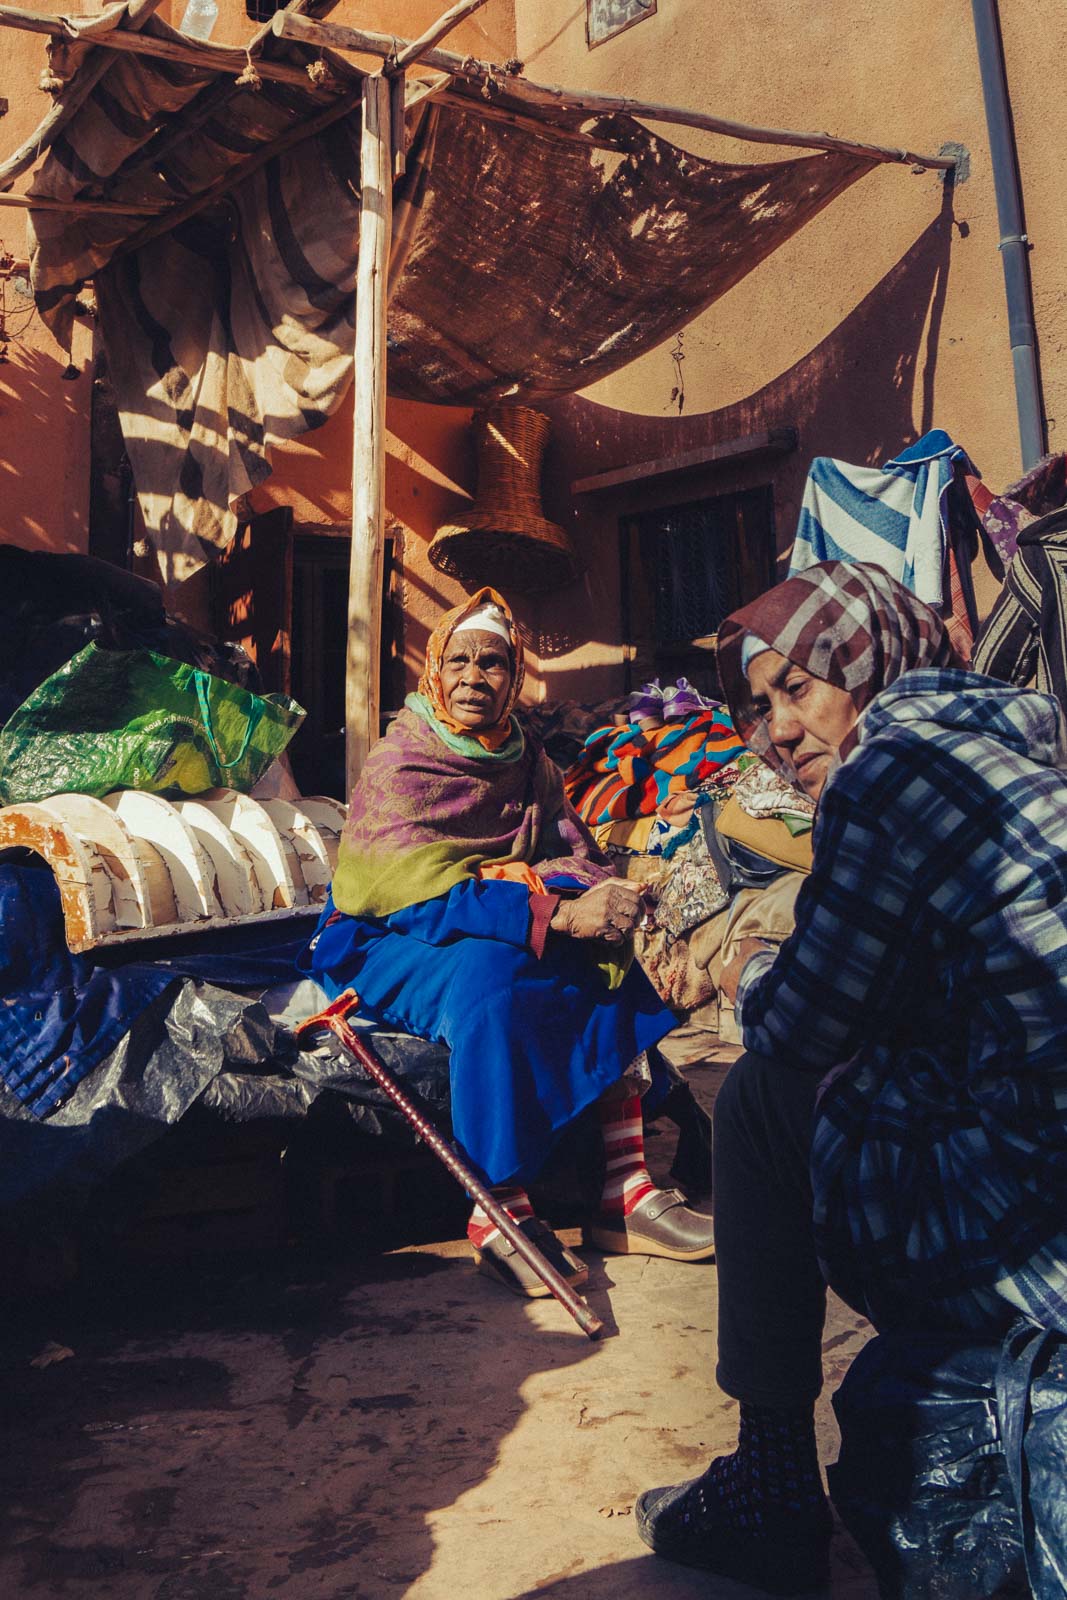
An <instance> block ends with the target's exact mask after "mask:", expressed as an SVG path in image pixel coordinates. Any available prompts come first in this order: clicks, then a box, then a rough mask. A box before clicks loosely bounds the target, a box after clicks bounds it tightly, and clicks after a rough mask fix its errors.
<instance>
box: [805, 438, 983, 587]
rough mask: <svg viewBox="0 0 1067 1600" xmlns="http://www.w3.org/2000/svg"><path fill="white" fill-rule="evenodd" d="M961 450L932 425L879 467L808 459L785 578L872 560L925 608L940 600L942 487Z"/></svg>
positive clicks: (963, 456)
mask: <svg viewBox="0 0 1067 1600" xmlns="http://www.w3.org/2000/svg"><path fill="white" fill-rule="evenodd" d="M957 463H959V464H960V465H961V466H962V467H963V469H964V470H965V471H967V472H972V473H977V469H976V468H975V466H974V465H973V463H972V462H971V461H970V459H969V457H968V456H967V453H966V451H965V450H963V449H962V447H961V446H960V445H958V444H954V443H953V441H952V440H951V439H950V438H949V436H948V434H947V433H945V431H944V430H943V429H942V428H934V429H933V430H932V431H931V432H930V433H928V434H925V435H924V437H923V438H921V439H919V440H918V441H917V443H915V444H913V445H909V446H908V448H907V449H906V450H902V451H901V453H900V455H898V456H894V458H893V460H892V461H887V462H886V463H885V465H884V466H883V467H856V466H852V465H851V464H850V463H849V462H847V461H835V460H833V459H832V458H831V457H830V456H816V457H815V459H814V461H813V462H812V464H811V470H810V471H809V473H808V481H807V484H806V485H805V489H804V499H803V503H802V505H801V509H800V521H799V522H798V524H797V535H796V540H795V542H794V545H793V555H792V559H791V560H790V563H789V576H790V577H792V576H793V575H794V573H797V572H803V571H804V569H805V567H811V566H814V565H815V563H816V562H817V561H873V562H874V563H875V564H876V565H877V566H880V567H884V569H885V570H886V572H888V573H889V575H890V576H891V577H893V578H896V579H897V580H898V581H899V582H900V583H903V584H905V585H906V587H907V588H909V589H910V590H911V591H912V593H913V594H917V595H918V597H919V599H920V600H925V601H926V603H927V605H931V606H934V607H935V608H937V609H940V608H941V606H942V604H943V603H944V601H945V600H946V598H947V595H946V573H947V563H948V544H949V530H948V490H949V486H950V485H951V483H952V480H953V477H954V476H955V472H956V465H957Z"/></svg>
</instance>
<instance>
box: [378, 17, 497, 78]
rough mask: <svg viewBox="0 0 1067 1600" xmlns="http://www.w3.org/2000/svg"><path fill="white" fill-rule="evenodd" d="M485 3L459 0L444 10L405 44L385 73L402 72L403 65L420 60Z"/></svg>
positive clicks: (411, 64)
mask: <svg viewBox="0 0 1067 1600" xmlns="http://www.w3.org/2000/svg"><path fill="white" fill-rule="evenodd" d="M484 5H485V0H459V4H458V5H454V6H452V7H451V9H450V10H448V11H446V12H445V13H444V15H443V16H440V17H438V19H437V21H436V22H434V23H431V25H430V27H428V28H427V29H426V32H425V33H421V34H420V35H419V37H418V38H417V39H414V40H412V42H411V44H409V45H405V46H404V48H403V50H401V51H400V52H399V53H398V55H397V57H396V59H395V60H394V61H391V62H390V63H389V65H388V66H387V67H386V69H385V70H386V72H387V73H393V72H403V71H404V69H405V67H410V66H413V65H414V63H415V62H416V61H421V60H422V58H423V56H424V55H425V53H426V51H427V50H432V49H433V47H434V45H436V44H439V43H440V41H441V40H442V39H443V38H444V36H445V34H446V33H451V32H452V29H453V28H456V27H458V26H459V24H460V23H461V22H462V21H463V19H464V17H469V16H470V15H471V14H472V13H473V12H475V11H480V10H481V8H482V6H484Z"/></svg>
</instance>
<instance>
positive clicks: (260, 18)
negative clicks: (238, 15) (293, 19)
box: [245, 0, 285, 22]
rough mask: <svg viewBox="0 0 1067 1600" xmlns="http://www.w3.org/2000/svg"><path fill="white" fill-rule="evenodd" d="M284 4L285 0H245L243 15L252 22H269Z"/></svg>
mask: <svg viewBox="0 0 1067 1600" xmlns="http://www.w3.org/2000/svg"><path fill="white" fill-rule="evenodd" d="M284 5H285V0H245V16H246V17H249V18H250V19H251V21H253V22H269V21H270V19H271V17H273V15H274V13H275V12H276V11H281V10H282V8H283V7H284Z"/></svg>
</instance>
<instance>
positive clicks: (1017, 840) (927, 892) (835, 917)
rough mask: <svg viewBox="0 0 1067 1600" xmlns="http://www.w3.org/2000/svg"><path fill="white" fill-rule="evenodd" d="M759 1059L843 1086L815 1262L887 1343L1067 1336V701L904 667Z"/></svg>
mask: <svg viewBox="0 0 1067 1600" xmlns="http://www.w3.org/2000/svg"><path fill="white" fill-rule="evenodd" d="M813 839H814V865H813V870H812V873H811V876H810V877H809V878H808V879H806V880H805V883H804V885H803V887H802V888H801V890H800V893H799V895H798V897H797V902H796V930H795V932H794V933H793V935H792V936H791V937H790V938H789V939H788V940H787V941H786V943H785V944H784V945H782V947H781V949H780V951H779V952H778V954H777V956H775V955H774V954H772V953H770V952H763V953H760V954H758V955H755V956H753V957H752V958H751V960H749V961H748V962H747V963H746V965H745V968H744V972H743V975H742V980H741V984H740V987H739V990H738V998H737V1015H738V1019H739V1023H740V1027H741V1034H742V1038H743V1040H744V1044H745V1047H746V1048H747V1049H749V1050H753V1051H756V1052H758V1053H759V1054H760V1055H764V1056H769V1057H771V1058H772V1059H774V1060H776V1061H778V1062H780V1063H781V1065H782V1069H783V1071H788V1070H790V1068H792V1069H801V1070H806V1071H809V1072H814V1073H817V1074H819V1075H820V1076H825V1078H826V1081H825V1082H824V1083H823V1085H822V1087H821V1093H820V1098H819V1103H818V1110H817V1115H816V1122H815V1128H814V1137H813V1146H812V1167H811V1172H812V1186H813V1190H814V1198H815V1212H814V1215H815V1232H816V1242H817V1246H818V1250H819V1257H820V1260H821V1261H822V1263H823V1266H824V1271H825V1272H826V1275H827V1277H828V1280H829V1282H830V1283H831V1284H832V1285H833V1286H834V1288H836V1289H837V1290H838V1292H839V1293H841V1294H842V1295H843V1296H844V1298H845V1299H846V1300H848V1301H849V1302H850V1303H851V1304H853V1305H855V1306H857V1307H858V1308H860V1309H862V1310H863V1311H865V1312H866V1314H867V1315H869V1316H870V1317H871V1319H872V1321H874V1322H875V1324H876V1325H877V1326H879V1327H880V1328H881V1329H883V1330H884V1329H885V1328H887V1327H893V1326H900V1325H901V1324H903V1323H911V1324H913V1325H914V1324H916V1323H918V1324H919V1325H926V1324H929V1325H931V1326H939V1325H946V1324H947V1325H949V1326H952V1327H956V1328H960V1327H962V1328H965V1329H971V1330H976V1331H984V1332H987V1333H993V1332H995V1331H997V1330H998V1329H1001V1328H1003V1327H1004V1326H1006V1324H1007V1322H1008V1321H1010V1319H1011V1318H1012V1317H1013V1316H1015V1315H1017V1314H1018V1313H1019V1312H1020V1311H1021V1312H1023V1313H1024V1314H1025V1315H1027V1316H1029V1317H1032V1318H1033V1319H1034V1320H1035V1321H1037V1322H1039V1323H1041V1324H1042V1325H1044V1326H1047V1327H1051V1328H1056V1329H1057V1330H1058V1331H1059V1332H1061V1333H1067V733H1065V721H1064V714H1063V712H1062V710H1061V709H1060V707H1059V705H1058V703H1057V702H1056V700H1054V699H1053V698H1052V697H1051V696H1049V695H1042V694H1037V693H1036V692H1034V691H1031V690H1021V689H1011V688H1008V687H1007V686H1005V685H1004V684H1000V683H997V682H995V681H994V680H993V679H991V678H985V677H981V676H979V675H978V674H976V673H969V672H962V671H959V670H949V669H942V670H937V669H919V670H915V671H911V672H906V673H904V675H903V676H902V677H900V678H898V679H897V681H896V682H895V683H893V684H891V685H890V687H889V688H887V689H883V690H882V691H881V693H880V694H878V695H876V696H875V698H874V699H873V700H872V701H871V703H870V705H869V706H867V708H866V709H865V710H864V711H863V713H862V714H861V717H860V721H859V743H858V745H857V746H856V748H855V749H854V750H853V751H852V752H851V753H850V754H849V755H848V757H847V758H846V760H845V761H844V762H843V764H842V765H841V766H839V767H838V768H837V769H836V771H834V772H832V773H831V775H830V777H829V779H828V781H827V784H826V788H825V790H824V792H823V795H822V797H821V799H820V801H819V808H818V812H817V814H816V820H815V832H814V835H813Z"/></svg>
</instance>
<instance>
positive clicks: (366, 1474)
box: [0, 1067, 876, 1600]
mask: <svg viewBox="0 0 1067 1600" xmlns="http://www.w3.org/2000/svg"><path fill="white" fill-rule="evenodd" d="M719 1079H721V1069H719V1068H716V1067H709V1068H706V1069H700V1068H698V1069H696V1070H695V1073H694V1075H693V1081H694V1082H695V1083H698V1084H699V1085H700V1092H701V1097H702V1098H705V1099H706V1100H707V1099H710V1098H711V1096H712V1094H713V1092H714V1087H715V1084H716V1083H717V1081H719ZM668 1157H669V1150H666V1149H664V1150H662V1151H657V1154H656V1159H657V1161H659V1162H664V1161H666V1160H667V1159H668ZM568 1237H572V1238H573V1237H575V1235H573V1234H572V1235H569V1236H568ZM589 1259H590V1262H591V1264H592V1267H593V1272H592V1277H591V1282H590V1286H589V1290H588V1296H589V1299H590V1301H591V1303H592V1305H593V1306H594V1307H595V1309H596V1311H597V1313H598V1314H599V1315H600V1316H601V1317H602V1318H603V1319H604V1321H605V1323H606V1325H607V1336H606V1337H605V1338H604V1339H603V1340H602V1341H601V1342H599V1343H597V1344H592V1343H590V1342H589V1341H588V1340H587V1339H586V1338H585V1337H584V1336H583V1335H582V1334H581V1333H580V1332H579V1331H578V1329H577V1328H576V1327H575V1326H574V1324H572V1323H571V1322H570V1319H569V1318H568V1317H567V1316H566V1315H565V1313H564V1312H563V1311H562V1310H561V1308H560V1307H558V1306H557V1305H556V1304H555V1303H554V1302H552V1301H548V1302H545V1301H536V1302H530V1301H521V1300H518V1299H516V1298H514V1297H512V1296H510V1295H508V1294H507V1293H506V1292H504V1291H503V1290H501V1289H499V1288H497V1287H496V1286H495V1285H493V1284H490V1283H487V1282H486V1281H485V1280H484V1279H482V1278H479V1277H478V1276H477V1275H476V1274H475V1273H474V1271H473V1270H472V1267H471V1265H470V1263H469V1261H468V1260H467V1259H466V1256H465V1248H464V1247H463V1246H462V1245H459V1244H452V1243H448V1242H437V1243H431V1244H428V1245H422V1246H418V1247H415V1248H407V1249H401V1250H397V1251H392V1252H390V1253H375V1252H373V1251H371V1250H369V1249H366V1248H364V1249H360V1250H351V1249H343V1248H341V1247H340V1246H338V1245H337V1244H336V1243H335V1244H332V1245H330V1246H329V1247H328V1248H322V1249H320V1250H318V1251H316V1252H315V1253H314V1254H312V1253H311V1252H309V1251H308V1250H307V1249H306V1247H305V1248H304V1249H303V1250H294V1249H292V1248H289V1249H278V1250H273V1251H266V1252H265V1251H258V1252H248V1253H247V1254H246V1255H245V1257H244V1258H241V1257H236V1258H235V1257H234V1256H233V1255H232V1254H230V1255H226V1256H224V1257H217V1256H211V1255H210V1254H208V1255H204V1256H198V1257H192V1258H188V1259H185V1260H182V1261H158V1260H157V1261H152V1262H149V1263H146V1264H141V1265H139V1266H137V1267H136V1269H134V1268H133V1267H131V1265H130V1263H129V1262H115V1263H113V1264H111V1266H110V1268H109V1267H108V1266H106V1265H103V1264H100V1265H98V1266H97V1267H96V1268H94V1270H93V1271H92V1272H91V1273H90V1274H89V1275H88V1277H87V1276H86V1274H85V1273H83V1274H82V1276H81V1278H80V1279H79V1280H78V1281H77V1282H76V1283H75V1284H73V1285H72V1286H71V1287H70V1288H69V1289H67V1290H66V1291H65V1292H63V1293H62V1294H53V1295H51V1296H40V1297H36V1298H29V1299H26V1300H24V1301H23V1302H22V1303H21V1304H19V1305H15V1306H11V1305H9V1308H8V1309H9V1317H8V1323H7V1334H6V1337H5V1340H4V1345H5V1358H4V1362H3V1370H2V1374H0V1415H2V1426H3V1429H4V1435H5V1442H4V1449H3V1452H2V1458H0V1463H2V1464H0V1507H2V1510H0V1517H2V1525H3V1534H2V1536H0V1594H3V1595H4V1596H7V1597H12V1600H15V1597H17V1600H22V1597H26V1600H98V1597H101V1596H107V1597H114V1600H388V1597H392V1596H397V1597H399V1596H411V1597H412V1600H527V1597H529V1596H533V1595H538V1596H546V1597H553V1600H652V1597H653V1596H655V1600H688V1597H694V1600H695V1597H697V1596H700V1597H701V1600H731V1597H736V1600H741V1597H742V1596H745V1595H752V1594H753V1593H754V1591H751V1590H746V1589H743V1588H741V1587H739V1586H737V1585H734V1584H730V1583H728V1582H724V1581H719V1580H715V1579H713V1578H710V1577H709V1576H708V1575H706V1574H702V1573H699V1572H693V1571H689V1570H687V1569H685V1568H681V1567H675V1566H672V1565H670V1564H668V1563H665V1562H662V1561H661V1560H659V1559H658V1558H656V1557H654V1556H652V1555H651V1554H650V1553H649V1552H648V1551H646V1550H645V1547H644V1546H643V1545H642V1544H641V1542H640V1540H639V1539H638V1537H637V1533H636V1531H635V1528H634V1521H633V1515H632V1510H633V1504H634V1500H635V1498H636V1496H637V1495H638V1493H639V1492H640V1491H641V1489H643V1488H646V1487H648V1486H650V1485H654V1484H661V1483H671V1482H674V1481H676V1480H678V1479H679V1478H683V1477H688V1476H692V1475H693V1474H694V1473H696V1472H699V1471H700V1470H701V1469H702V1468H703V1466H704V1464H705V1463H706V1461H707V1460H708V1458H709V1457H710V1456H712V1455H714V1454H717V1453H719V1452H721V1451H722V1450H724V1449H729V1448H730V1447H731V1446H732V1443H733V1440H734V1430H735V1426H736V1407H735V1405H734V1404H733V1402H732V1401H730V1400H728V1399H727V1398H726V1397H725V1396H724V1395H723V1394H721V1393H720V1392H719V1391H718V1390H717V1389H716V1387H715V1384H714V1380H713V1375H712V1374H713V1360H714V1337H713V1330H714V1326H715V1316H716V1276H715V1268H714V1266H713V1265H711V1264H706V1263H705V1264H700V1265H683V1264H676V1263H672V1262H667V1261H657V1260H648V1259H643V1258H640V1257H631V1258H617V1257H615V1258H604V1257H601V1256H599V1255H595V1254H593V1255H590V1257H589ZM868 1336H869V1329H868V1328H867V1326H866V1324H865V1323H863V1322H862V1320H861V1319H860V1318H858V1317H857V1316H855V1314H854V1313H853V1312H851V1311H850V1310H848V1308H847V1307H845V1306H843V1305H841V1304H840V1303H834V1304H832V1306H831V1311H830V1316H829V1320H828V1324H827V1330H826V1341H825V1352H826V1371H827V1395H828V1394H829V1392H830V1391H831V1390H832V1389H833V1388H834V1387H835V1386H836V1384H837V1382H838V1381H839V1380H840V1378H841V1376H842V1375H843V1373H844V1371H845V1369H846V1368H847V1366H848V1365H849V1363H850V1361H851V1360H852V1358H853V1356H854V1355H855V1354H856V1352H857V1351H858V1349H859V1348H860V1346H861V1345H862V1344H863V1342H864V1340H865V1339H866V1338H867V1337H868ZM49 1341H51V1342H52V1343H54V1344H56V1345H58V1346H60V1347H62V1348H65V1349H66V1350H69V1351H71V1352H73V1353H72V1354H70V1355H68V1356H67V1357H66V1358H65V1359H61V1360H58V1361H53V1362H52V1363H51V1364H48V1365H44V1366H34V1365H32V1364H31V1360H32V1358H34V1357H35V1356H39V1355H40V1354H41V1352H42V1350H43V1349H44V1347H45V1346H46V1344H47V1343H48V1342H49ZM819 1431H820V1448H821V1453H822V1456H823V1459H824V1460H832V1459H833V1458H834V1455H835V1454H836V1434H835V1431H834V1425H833V1419H832V1415H831V1412H830V1407H829V1400H828V1398H826V1397H824V1399H823V1400H822V1401H821V1402H820V1407H819ZM832 1592H833V1594H834V1596H835V1597H840V1600H845V1597H847V1600H875V1596H876V1588H875V1585H874V1582H873V1578H872V1577H871V1576H870V1574H869V1572H868V1570H867V1569H866V1567H865V1565H864V1563H863V1561H862V1559H861V1558H860V1556H859V1555H858V1553H857V1552H856V1550H855V1548H854V1546H853V1545H852V1544H851V1542H850V1541H849V1540H848V1539H847V1537H846V1536H845V1535H844V1534H841V1535H840V1536H839V1538H838V1539H837V1541H836V1542H835V1550H834V1579H833V1589H832Z"/></svg>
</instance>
